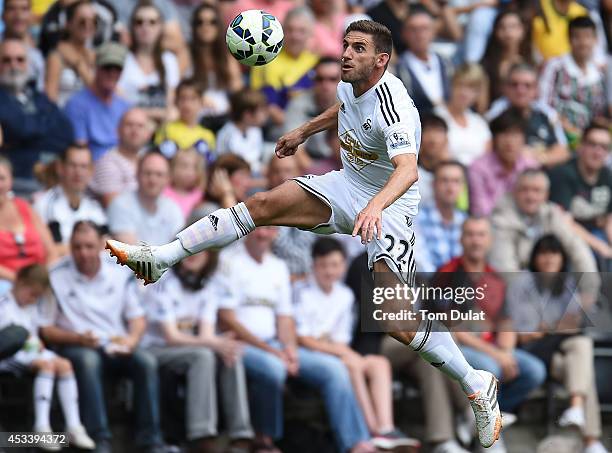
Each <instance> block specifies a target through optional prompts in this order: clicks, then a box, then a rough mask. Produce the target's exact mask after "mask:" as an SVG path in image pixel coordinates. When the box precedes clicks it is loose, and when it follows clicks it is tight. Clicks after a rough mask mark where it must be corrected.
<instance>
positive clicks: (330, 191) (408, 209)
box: [107, 20, 502, 447]
mask: <svg viewBox="0 0 612 453" xmlns="http://www.w3.org/2000/svg"><path fill="white" fill-rule="evenodd" d="M343 46H344V51H343V54H342V81H341V82H340V83H339V84H338V91H337V96H338V102H337V103H336V104H335V105H334V106H333V107H330V108H329V109H328V110H326V111H325V112H323V113H322V114H321V115H319V116H317V117H315V118H313V119H312V120H310V121H308V122H307V123H305V124H303V125H302V126H300V127H298V128H297V129H295V130H293V131H291V132H289V133H287V134H285V135H284V136H282V137H281V138H280V139H279V141H278V143H277V145H276V154H277V156H278V157H280V158H283V157H286V156H290V155H293V154H294V153H295V152H296V151H297V148H298V146H299V145H300V144H302V143H304V141H305V140H306V139H307V138H308V137H310V136H312V135H313V134H315V133H317V132H320V131H324V130H327V129H332V128H334V127H335V126H336V125H337V126H338V134H339V138H340V143H341V147H342V163H343V167H344V168H343V169H342V170H339V171H332V172H330V173H327V174H325V175H322V176H312V175H308V176H300V177H297V178H294V179H292V180H289V181H286V182H284V183H283V184H281V185H280V186H278V187H275V188H274V189H272V190H270V191H268V192H259V193H257V194H255V195H253V196H252V197H251V198H249V199H247V200H246V201H245V202H244V203H239V204H237V205H236V206H233V207H231V208H229V209H218V210H217V211H215V212H213V213H211V214H210V215H208V216H207V217H205V218H203V219H200V220H199V221H198V222H196V223H195V224H193V225H191V226H190V227H188V228H186V229H185V230H183V231H181V232H180V233H178V235H177V239H176V240H175V241H174V242H172V243H170V244H165V245H162V246H157V247H152V246H147V245H139V246H134V245H128V244H123V243H121V242H118V241H113V240H109V241H108V242H107V248H108V249H110V251H111V254H112V255H113V256H116V257H117V260H118V262H119V263H121V264H124V265H127V266H129V267H130V268H131V269H132V270H133V271H134V272H135V273H136V275H137V276H138V277H139V278H142V279H144V280H145V282H146V283H152V282H155V281H157V280H158V279H159V278H160V277H161V276H162V274H163V273H164V272H165V271H166V270H167V269H168V268H169V267H171V266H172V265H174V264H175V263H176V262H178V261H180V260H181V259H183V258H185V257H187V256H189V255H192V254H194V253H198V252H200V251H202V250H206V249H211V248H220V247H224V246H226V245H228V244H230V243H232V242H234V241H236V240H237V239H240V238H241V237H243V236H245V235H247V234H248V233H249V232H251V231H253V230H254V229H255V228H256V227H258V226H264V225H284V226H292V227H298V228H302V229H310V230H312V231H314V232H317V233H333V232H338V233H344V234H352V235H353V236H356V235H357V234H359V235H360V236H361V241H362V243H363V244H365V246H366V249H367V252H368V264H369V267H370V270H372V271H373V272H374V280H375V284H376V285H377V286H380V287H383V286H384V287H387V286H391V287H395V286H396V285H397V284H410V285H413V284H414V278H415V270H416V266H415V263H414V253H413V246H414V241H415V237H414V233H413V231H412V218H413V217H414V216H415V215H416V214H417V207H418V203H419V190H418V186H417V184H416V183H417V178H418V177H417V155H418V149H419V145H420V139H421V126H420V121H419V113H418V111H417V109H416V108H415V106H414V103H413V102H412V100H411V99H410V97H409V96H408V94H407V92H406V88H405V87H404V85H403V84H402V82H401V81H400V80H399V79H398V78H397V77H395V76H394V75H392V74H391V73H389V72H387V65H388V63H389V58H390V56H391V49H392V42H391V33H390V31H389V29H387V28H386V27H385V26H383V25H381V24H379V23H377V22H374V21H369V20H360V21H356V22H353V23H352V24H351V25H349V27H348V28H347V29H346V32H345V35H344V39H343ZM383 211H384V215H383ZM237 265H239V264H238V263H237ZM405 302H406V301H402V303H403V304H405ZM403 306H404V307H405V306H406V305H403ZM390 334H391V335H392V336H393V337H394V338H396V339H397V340H399V341H401V342H402V343H404V344H406V345H409V346H410V347H411V348H413V349H414V350H415V351H417V352H418V353H419V355H420V356H421V357H422V358H423V359H424V360H426V361H428V362H429V363H432V364H434V365H435V366H436V367H437V368H439V369H440V370H441V371H442V372H444V373H446V374H447V375H449V376H450V377H452V378H453V379H455V380H457V381H458V382H459V383H460V384H461V386H462V388H463V390H464V391H465V393H466V394H467V395H468V397H469V399H470V403H471V405H472V408H473V410H474V414H475V416H476V424H477V428H478V435H479V439H480V443H481V444H482V445H483V446H484V447H489V446H491V445H493V443H494V442H495V441H496V440H497V438H498V437H499V434H500V431H501V425H502V420H501V414H500V411H499V405H498V403H497V380H496V379H495V377H494V376H493V375H492V374H491V373H488V372H485V371H480V370H474V369H473V368H472V367H471V366H470V365H469V364H468V363H467V362H466V360H465V358H464V357H463V354H461V351H460V350H459V348H457V345H456V344H455V342H454V341H453V339H452V336H451V334H450V332H449V331H448V330H447V329H446V328H445V326H444V325H443V324H441V323H438V322H435V321H431V320H425V319H423V320H417V321H414V325H413V326H411V328H410V331H404V332H391V333H390Z"/></svg>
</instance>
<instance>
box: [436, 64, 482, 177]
mask: <svg viewBox="0 0 612 453" xmlns="http://www.w3.org/2000/svg"><path fill="white" fill-rule="evenodd" d="M485 80H486V78H485V74H484V71H483V70H482V68H481V67H480V66H479V65H478V64H475V63H467V64H464V65H462V66H460V67H459V68H458V69H457V71H456V72H455V74H454V75H453V79H452V87H451V95H450V99H449V101H448V103H446V105H443V106H438V107H436V109H435V113H436V114H438V115H439V116H440V117H442V118H443V119H444V120H445V121H446V123H447V125H448V147H449V152H450V154H451V156H452V157H453V159H456V160H458V161H459V162H461V163H462V164H463V165H465V166H469V165H470V164H471V163H472V161H473V160H474V159H476V158H477V157H479V156H481V155H482V154H484V153H485V151H487V149H489V148H490V147H491V131H490V130H489V125H488V124H487V122H486V121H485V120H484V118H482V116H480V115H479V114H478V113H476V112H474V111H473V110H471V108H472V107H473V106H474V104H476V101H477V100H478V99H479V96H480V94H481V93H482V91H483V90H484V88H485Z"/></svg>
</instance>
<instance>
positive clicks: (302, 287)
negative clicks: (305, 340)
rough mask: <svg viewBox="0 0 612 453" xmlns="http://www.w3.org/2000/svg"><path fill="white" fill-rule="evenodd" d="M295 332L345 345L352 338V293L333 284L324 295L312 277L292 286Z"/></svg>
mask: <svg viewBox="0 0 612 453" xmlns="http://www.w3.org/2000/svg"><path fill="white" fill-rule="evenodd" d="M293 300H294V310H295V322H296V324H297V332H298V335H299V336H301V337H313V338H316V339H324V340H328V341H333V342H336V343H343V344H348V343H350V342H351V339H352V336H353V321H354V317H353V302H354V300H355V297H354V295H353V292H352V291H351V290H350V289H349V287H348V286H346V285H345V284H344V283H342V282H336V283H335V284H334V286H333V288H332V290H331V292H329V293H326V292H324V291H323V290H322V289H321V287H320V286H319V285H318V284H317V282H316V280H315V279H314V277H310V278H308V279H307V280H304V281H299V282H297V283H295V285H294V286H293Z"/></svg>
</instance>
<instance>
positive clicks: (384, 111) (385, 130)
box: [375, 83, 420, 159]
mask: <svg viewBox="0 0 612 453" xmlns="http://www.w3.org/2000/svg"><path fill="white" fill-rule="evenodd" d="M376 95H377V96H378V101H377V107H376V113H375V115H376V121H377V122H378V126H379V127H380V129H381V131H382V134H383V137H384V140H385V143H386V146H387V153H388V154H389V158H390V159H393V158H394V157H395V156H398V155H400V154H417V151H418V149H417V134H418V135H420V130H419V131H418V132H417V128H419V129H420V126H419V125H418V122H417V119H416V118H418V116H417V115H418V112H417V111H416V109H415V108H414V102H413V101H412V99H410V97H409V96H408V94H407V93H406V92H405V90H404V93H402V92H400V91H399V90H393V91H392V90H390V89H389V87H388V85H387V83H382V84H381V85H379V86H378V87H377V88H376Z"/></svg>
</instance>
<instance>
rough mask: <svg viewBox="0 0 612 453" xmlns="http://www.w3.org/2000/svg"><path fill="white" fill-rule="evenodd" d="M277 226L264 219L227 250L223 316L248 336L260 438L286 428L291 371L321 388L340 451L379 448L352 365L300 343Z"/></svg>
mask: <svg viewBox="0 0 612 453" xmlns="http://www.w3.org/2000/svg"><path fill="white" fill-rule="evenodd" d="M276 234H277V228H276V227H261V228H258V229H257V230H255V231H254V232H253V233H252V234H250V235H249V236H248V237H246V238H245V239H244V241H243V243H239V244H237V245H235V246H233V247H231V248H230V249H228V250H226V251H224V252H223V253H222V254H221V261H220V271H221V275H222V276H223V278H224V279H225V280H226V281H227V282H228V283H229V285H228V290H229V292H228V294H227V296H226V297H224V298H223V299H222V302H221V304H220V307H221V310H220V311H219V318H220V320H221V321H222V323H223V324H224V325H225V326H227V327H228V328H229V329H230V331H232V332H233V333H234V334H235V335H236V336H237V338H238V339H239V340H241V341H243V342H244V343H246V345H245V348H244V358H243V360H244V365H245V368H246V371H247V377H248V378H249V380H250V381H251V382H252V384H253V389H256V391H254V392H251V394H250V395H249V397H250V399H251V413H252V416H253V425H254V427H255V432H256V436H257V444H258V445H261V446H262V447H267V448H270V449H272V448H274V444H273V442H274V441H275V440H277V439H279V438H281V437H282V434H283V390H284V387H285V381H286V379H287V377H288V376H293V377H296V378H298V379H300V380H301V381H303V382H304V383H306V384H307V385H309V386H312V387H314V388H316V389H318V390H319V391H320V392H321V395H322V396H323V399H324V401H325V405H326V408H327V414H328V418H329V422H330V425H331V427H332V431H333V434H334V438H335V440H336V444H337V446H338V451H342V452H346V451H349V450H350V451H351V452H360V453H361V452H364V453H365V452H373V451H374V447H373V446H372V445H371V444H370V443H369V441H368V439H369V437H370V436H369V433H368V430H367V427H366V426H365V423H364V420H363V417H362V415H361V410H360V409H359V406H358V404H357V402H356V400H355V396H354V394H353V389H352V387H351V381H350V378H349V376H348V372H347V370H346V368H345V367H344V365H343V364H342V362H340V361H339V360H337V359H336V358H334V357H331V356H328V355H325V354H317V353H314V352H312V351H307V350H305V349H303V348H300V349H299V350H298V348H297V341H296V336H295V330H294V324H293V307H292V302H291V286H290V281H289V269H288V268H287V265H286V264H285V263H284V262H283V261H282V260H281V259H280V258H277V257H275V256H274V255H273V254H272V253H271V251H270V250H271V246H272V242H273V241H274V239H275V237H276Z"/></svg>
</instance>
